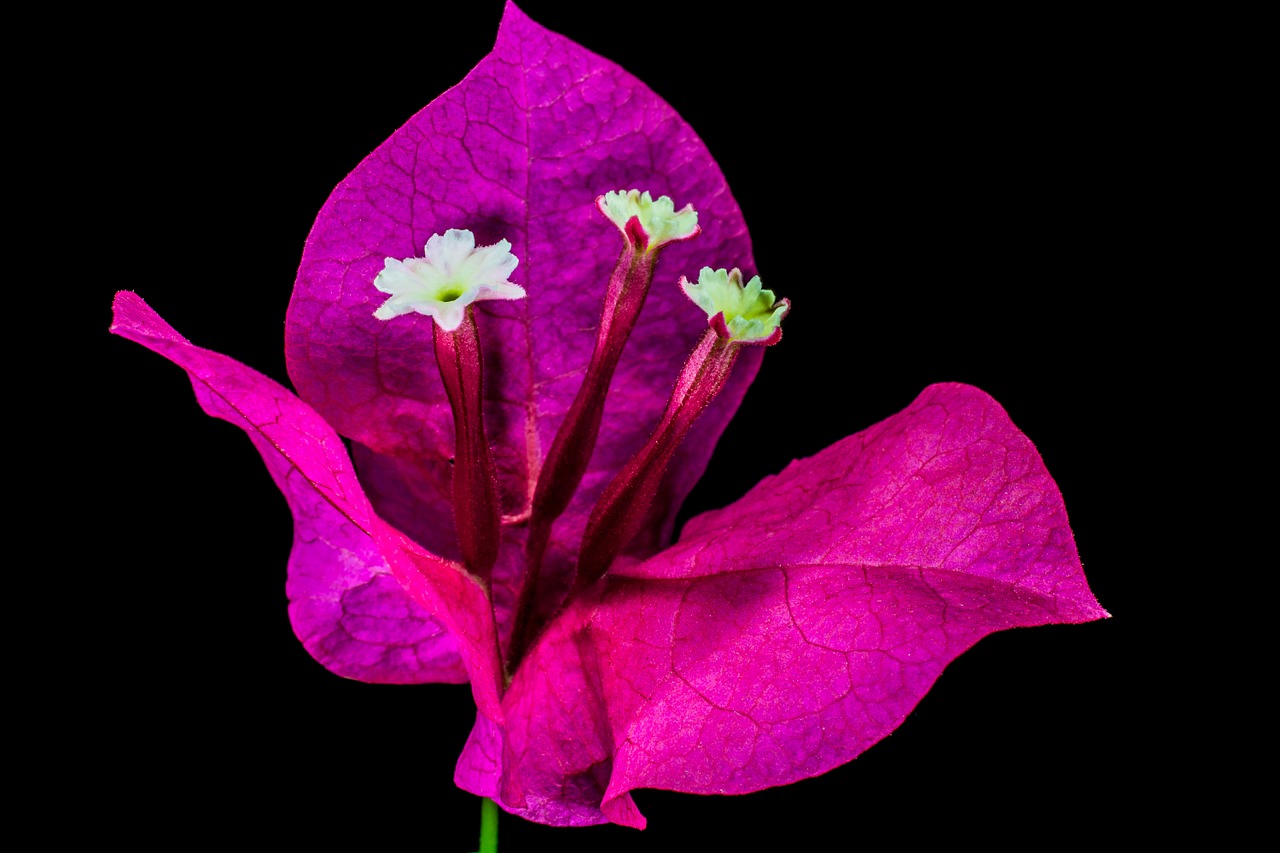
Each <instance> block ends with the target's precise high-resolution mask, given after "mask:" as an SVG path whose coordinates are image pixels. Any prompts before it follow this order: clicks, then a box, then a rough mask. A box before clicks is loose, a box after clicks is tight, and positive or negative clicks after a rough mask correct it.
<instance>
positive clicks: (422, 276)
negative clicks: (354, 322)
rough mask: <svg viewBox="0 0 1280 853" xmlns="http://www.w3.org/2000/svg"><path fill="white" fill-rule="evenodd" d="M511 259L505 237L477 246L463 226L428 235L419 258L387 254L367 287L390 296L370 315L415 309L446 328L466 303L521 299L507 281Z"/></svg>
mask: <svg viewBox="0 0 1280 853" xmlns="http://www.w3.org/2000/svg"><path fill="white" fill-rule="evenodd" d="M517 263H519V261H518V260H517V259H516V256H515V255H513V254H511V244H510V243H508V242H507V241H506V240H499V241H498V242H496V243H494V244H493V245H492V246H481V247H480V248H478V249H477V248H476V237H475V235H474V234H472V233H471V232H470V231H467V230H465V229H457V228H451V229H449V230H448V231H446V232H444V234H433V235H431V239H430V240H428V241H427V245H426V248H425V249H424V250H423V256H422V257H421V258H405V259H404V260H403V261H397V260H396V259H395V258H387V263H386V267H385V268H384V269H383V270H382V272H380V273H378V277H377V278H375V279H374V280H373V286H374V287H376V288H378V290H381V291H382V292H383V293H390V294H391V298H390V299H388V300H387V301H386V302H384V303H382V305H381V307H379V308H378V310H377V311H374V312H373V316H375V317H377V318H378V319H379V320H390V319H391V318H392V317H399V316H400V315H401V314H408V313H410V312H412V311H416V312H418V313H419V314H426V315H427V316H428V317H431V318H432V319H434V320H435V321H436V322H437V323H439V324H440V328H441V329H444V330H445V331H447V332H452V331H453V330H455V329H457V328H458V326H460V325H461V324H462V318H463V317H464V316H465V314H466V310H467V306H468V305H470V304H471V303H472V302H478V301H480V300H482V299H523V298H524V296H525V292H524V288H523V287H521V286H520V285H518V284H512V283H511V282H509V281H507V276H509V275H511V271H512V270H514V269H515V268H516V264H517Z"/></svg>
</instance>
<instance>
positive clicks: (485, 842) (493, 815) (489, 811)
mask: <svg viewBox="0 0 1280 853" xmlns="http://www.w3.org/2000/svg"><path fill="white" fill-rule="evenodd" d="M498 814H499V812H498V804H497V803H495V802H494V801H493V800H491V799H489V798H488V797H483V798H481V800H480V849H479V851H477V853H498Z"/></svg>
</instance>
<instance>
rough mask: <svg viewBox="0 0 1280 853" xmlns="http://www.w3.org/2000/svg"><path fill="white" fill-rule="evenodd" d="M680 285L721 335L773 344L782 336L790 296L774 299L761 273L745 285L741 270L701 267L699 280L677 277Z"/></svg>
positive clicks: (741, 341) (731, 338)
mask: <svg viewBox="0 0 1280 853" xmlns="http://www.w3.org/2000/svg"><path fill="white" fill-rule="evenodd" d="M680 287H681V288H682V289H683V290H684V293H685V296H688V297H689V298H690V299H691V300H693V303H694V304H695V305H697V306H698V307H699V308H701V309H702V310H703V311H705V312H707V323H708V325H710V326H711V328H713V329H715V330H716V333H717V334H718V335H720V337H722V338H725V339H726V340H730V341H735V342H737V343H740V344H764V345H765V346H772V345H773V344H776V343H777V342H778V341H779V340H780V339H781V338H782V328H781V326H780V324H781V323H782V318H783V317H785V316H787V312H788V311H790V310H791V301H790V300H789V299H783V300H780V301H779V300H777V299H775V298H774V295H773V291H772V290H765V289H764V288H763V287H762V286H761V284H760V276H758V275H756V276H752V277H751V281H749V282H747V284H746V286H745V287H744V286H743V284H742V271H741V270H739V269H738V268H737V267H734V269H732V270H713V269H711V267H703V268H702V270H701V271H700V272H699V273H698V283H697V284H692V283H691V282H690V281H689V280H688V279H687V278H685V277H684V276H680Z"/></svg>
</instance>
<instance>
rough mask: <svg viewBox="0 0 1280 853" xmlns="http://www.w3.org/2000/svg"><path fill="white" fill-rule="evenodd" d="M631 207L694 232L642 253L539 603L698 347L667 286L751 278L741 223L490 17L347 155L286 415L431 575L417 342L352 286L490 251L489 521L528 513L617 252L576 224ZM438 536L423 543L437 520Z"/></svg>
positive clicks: (658, 129) (669, 140)
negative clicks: (416, 106)
mask: <svg viewBox="0 0 1280 853" xmlns="http://www.w3.org/2000/svg"><path fill="white" fill-rule="evenodd" d="M633 188H639V189H643V190H645V191H648V192H650V193H652V195H653V196H654V197H657V196H659V195H668V196H670V197H671V198H672V199H673V201H674V202H675V204H676V205H677V206H684V205H685V204H692V205H693V207H694V208H695V209H696V210H697V211H698V216H699V222H700V223H702V227H703V232H702V234H700V235H699V236H698V237H696V238H695V239H692V240H689V241H686V242H679V243H674V244H672V245H670V246H669V247H667V248H666V249H665V250H664V253H663V257H662V258H661V260H660V262H659V264H658V270H657V277H656V278H655V283H654V286H653V287H652V289H651V291H650V293H649V298H648V302H647V304H646V306H645V309H644V312H643V313H642V315H641V317H640V320H639V323H638V324H637V326H636V328H635V330H634V332H633V334H632V336H631V340H630V343H629V344H628V345H627V348H626V350H625V352H624V354H623V356H622V360H621V363H620V364H619V366H618V370H617V373H616V374H615V376H614V379H613V383H612V390H611V392H610V394H609V397H608V403H607V405H606V406H605V410H604V419H603V423H602V425H601V429H600V434H601V435H603V436H608V440H607V441H601V442H599V443H598V446H597V447H596V450H595V453H594V455H593V456H592V459H591V462H590V465H589V467H588V469H587V472H586V475H585V478H584V480H583V484H582V487H581V489H580V490H579V492H578V493H577V494H576V495H575V497H574V499H573V502H572V503H571V504H570V506H569V508H568V510H567V511H566V512H565V514H564V516H562V517H561V519H560V521H559V523H558V524H557V525H556V527H555V528H554V531H553V536H552V542H551V546H550V549H549V552H548V554H547V558H546V561H545V563H544V568H543V574H544V578H547V579H548V580H549V582H548V583H547V584H546V586H547V589H548V591H549V593H550V594H552V595H554V594H555V593H556V591H557V590H558V589H559V588H562V587H563V585H564V583H565V582H566V580H567V578H568V577H569V575H570V573H571V572H572V557H573V555H574V554H575V553H576V550H577V547H578V543H579V542H580V540H581V536H582V530H583V527H584V526H585V523H586V518H587V515H588V513H589V512H590V508H591V506H592V504H593V503H594V501H595V498H596V496H597V495H598V494H599V492H600V490H601V489H602V488H603V487H604V486H605V484H606V483H607V482H608V481H609V479H610V478H611V477H612V476H613V474H614V473H615V472H616V471H617V470H618V469H619V468H620V467H621V466H622V465H623V464H624V463H625V462H626V460H627V459H629V458H630V457H631V455H632V454H634V452H635V451H636V450H637V449H638V448H639V447H640V446H641V445H642V444H643V443H644V441H645V439H646V438H647V437H648V433H647V431H648V430H649V429H650V428H651V426H652V424H653V423H654V422H656V421H657V419H658V417H659V416H660V414H661V412H662V407H663V404H664V402H665V399H666V392H667V390H668V389H669V387H670V383H671V382H672V379H673V377H674V376H676V375H677V373H678V372H679V370H680V366H681V364H682V363H683V360H684V358H685V356H686V355H687V354H688V352H689V350H690V349H691V348H692V346H693V344H694V342H695V341H696V340H697V339H698V335H699V333H700V332H701V326H702V325H703V323H701V322H700V320H701V318H700V317H699V316H698V314H697V312H696V311H690V310H689V307H688V305H687V302H686V300H685V297H684V296H683V294H682V293H681V292H680V289H679V287H677V286H676V281H677V280H678V278H679V276H680V274H681V273H688V274H694V273H696V271H697V270H698V269H699V268H701V267H702V266H707V265H718V266H724V265H725V263H732V264H736V265H739V266H742V267H743V269H744V270H748V272H749V274H750V273H752V272H754V269H753V262H752V259H751V244H750V240H749V237H748V235H747V229H746V225H745V223H744V222H743V219H742V214H741V212H740V211H739V209H738V206H737V204H736V203H735V202H734V200H733V196H732V195H731V194H730V192H729V189H728V187H727V185H726V184H725V180H724V176H723V175H722V174H721V172H720V169H719V168H718V167H717V166H716V164H715V161H714V160H713V159H712V158H711V155H710V154H709V153H708V151H707V149H706V147H705V146H704V145H703V144H702V142H701V140H700V139H698V137H697V135H696V134H695V133H694V132H693V130H692V129H691V128H690V127H689V126H688V124H686V123H685V122H684V121H683V120H681V119H680V117H679V116H678V115H677V114H676V113H675V111H674V110H672V108H671V107H670V106H669V105H668V104H666V103H665V102H664V101H663V100H662V99H661V98H659V97H658V96H657V95H655V94H654V93H653V92H652V91H651V90H650V89H649V88H648V87H646V86H645V85H644V84H643V83H641V82H640V81H639V80H637V79H636V78H635V77H633V76H631V75H630V74H628V73H627V72H625V71H623V70H622V69H621V68H619V67H618V66H617V65H615V64H613V63H612V62H609V61H608V60H605V59H603V58H601V57H599V56H597V55H595V54H593V53H591V52H589V51H587V50H585V49H584V48H582V47H581V46H579V45H577V44H574V43H573V42H571V41H569V40H567V39H565V38H563V37H561V36H558V35H556V34H554V33H551V32H548V31H547V30H545V29H543V28H542V27H540V26H538V25H537V24H536V23H534V22H533V21H531V20H530V19H529V18H528V17H526V16H525V15H524V14H523V13H522V12H521V11H520V10H519V9H517V8H515V7H514V6H512V5H508V7H507V10H506V13H505V15H504V17H503V20H502V25H501V28H500V30H499V33H498V38H497V43H496V44H495V46H494V48H493V51H492V52H491V53H490V54H489V55H488V56H486V57H485V58H484V59H483V60H482V61H481V62H480V63H479V64H478V65H477V66H476V67H475V69H474V70H472V71H471V73H470V74H468V75H467V77H466V79H465V80H463V81H462V82H461V83H459V84H458V85H457V86H455V87H454V88H452V89H450V90H449V91H447V92H445V93H444V94H443V95H441V96H440V97H438V98H437V99H436V100H435V101H433V102H432V103H431V104H429V105H428V106H427V107H426V108H424V109H423V110H422V111H421V112H419V113H418V114H417V115H415V116H414V117H413V118H412V119H411V120H410V121H409V122H408V123H407V124H406V125H404V127H402V128H400V129H399V130H398V131H396V133H395V134H394V135H393V136H392V137H391V138H390V139H388V140H387V141H386V142H385V143H383V144H382V145H381V146H379V147H378V148H377V150H375V151H374V152H373V153H372V154H370V155H369V157H368V158H366V159H365V160H364V161H363V162H362V163H361V164H360V165H359V166H358V167H357V168H356V169H355V170H354V171H353V172H352V173H351V175H350V176H348V177H347V178H346V180H344V181H343V182H342V184H340V185H339V186H338V188H337V189H336V190H335V191H334V193H333V194H332V196H331V197H330V198H329V200H328V201H327V202H326V204H325V206H324V208H323V209H322V210H321V212H320V215H319V217H318V218H317V220H316V223H315V226H314V228H313V229H312V232H311V234H310V236H309V238H308V240H307V244H306V248H305V251H304V253H303V259H302V265H301V267H300V268H299V273H298V281H297V285H296V287H295V290H294V295H293V300H292V302H291V304H290V307H289V312H288V318H287V327H286V347H287V351H286V355H287V359H288V367H289V375H290V378H291V379H292V380H293V383H294V385H295V387H296V388H297V389H298V393H299V395H300V396H301V397H302V398H303V399H305V400H307V401H308V402H309V403H310V404H311V405H312V406H314V407H315V409H316V410H317V411H318V412H320V413H321V414H322V415H323V416H324V417H325V418H326V419H327V420H328V421H329V422H330V423H331V424H332V425H333V426H334V427H335V428H336V429H337V430H338V432H340V433H342V434H343V435H346V436H349V437H350V438H353V439H354V440H355V441H357V442H359V444H360V445H361V446H362V449H361V450H360V452H359V453H358V454H357V458H356V462H357V465H358V467H359V469H360V473H361V479H362V480H363V482H364V483H365V487H366V488H367V489H368V491H369V495H370V499H371V500H372V501H373V504H374V506H375V507H376V508H377V510H378V511H379V513H380V514H382V515H383V516H384V517H385V518H387V520H389V521H390V522H392V523H393V524H396V525H397V526H398V527H400V528H401V529H403V530H405V531H406V532H407V533H409V534H410V535H412V536H414V537H415V538H416V539H417V540H418V541H419V542H420V543H421V544H423V545H424V546H425V547H427V548H430V549H431V550H433V551H435V552H437V553H441V554H444V555H445V556H449V557H456V556H457V546H456V544H455V539H454V535H453V530H452V525H451V524H449V523H448V519H449V518H450V517H451V514H450V509H449V491H448V483H449V476H450V472H449V467H448V466H449V459H450V456H451V454H452V452H453V450H452V448H453V431H452V425H451V419H450V416H449V406H448V403H447V401H446V399H445V396H444V392H443V390H442V389H441V387H440V383H439V381H438V379H437V378H436V371H435V367H434V365H433V364H432V362H431V358H432V356H431V329H430V324H429V323H428V322H426V321H425V320H421V318H413V319H414V321H411V322H389V323H382V322H379V321H378V320H375V319H374V317H373V311H374V309H375V308H376V307H377V306H378V305H379V304H380V303H381V301H382V299H383V298H384V296H383V294H381V293H379V292H378V291H377V290H375V289H374V288H373V285H372V282H373V279H374V277H375V276H376V275H377V274H378V272H379V271H380V270H381V269H382V268H383V264H384V259H385V258H387V257H393V258H399V257H410V256H412V255H413V254H414V253H417V252H420V251H421V249H422V246H423V244H424V243H425V242H426V240H427V238H429V237H430V236H431V235H432V234H433V233H437V232H443V231H445V230H446V229H449V228H466V229H470V230H471V231H472V232H474V233H475V236H476V241H477V243H478V244H480V245H488V244H491V243H494V242H496V241H498V240H500V239H506V240H509V241H510V242H511V244H512V252H513V253H514V254H515V255H516V257H518V258H519V260H520V265H519V267H518V268H517V270H516V272H515V273H514V274H513V276H512V280H513V281H515V282H516V283H518V284H520V285H521V286H523V287H524V288H525V290H526V291H527V293H528V298H527V299H523V300H520V301H518V302H508V303H495V302H489V303H484V304H478V305H477V306H476V309H477V312H478V314H479V317H478V323H479V326H480V335H481V340H482V343H483V346H484V350H485V376H486V389H485V396H486V409H485V413H484V417H485V424H486V427H487V429H488V432H489V437H490V440H491V443H492V445H493V448H494V454H495V455H494V464H495V466H496V468H497V474H498V479H499V484H500V492H501V502H502V505H503V511H504V513H506V514H507V515H509V516H520V515H521V514H522V513H525V512H527V511H528V507H529V502H530V500H531V497H532V490H533V484H534V482H535V478H536V477H537V475H538V471H539V469H540V466H541V463H542V459H543V457H544V455H545V454H546V452H547V451H548V450H549V448H550V447H551V443H552V440H553V438H554V437H555V431H556V429H557V428H558V427H559V425H560V423H561V421H562V420H563V418H564V414H565V412H566V411H567V410H568V407H569V405H570V403H571V402H572V401H573V397H574V394H575V393H576V392H577V389H578V386H579V385H580V384H581V381H582V376H583V373H584V371H585V368H586V365H587V363H588V361H589V358H590V355H591V351H592V348H593V347H594V345H595V334H594V330H595V329H596V327H597V326H598V325H599V322H600V309H601V299H602V295H603V293H604V288H605V285H606V283H607V282H608V280H609V275H610V272H611V271H612V268H613V265H614V262H615V261H616V259H617V257H618V255H619V252H620V251H621V248H622V240H621V237H620V235H619V233H618V229H617V227H616V226H615V225H614V224H613V223H612V222H610V220H609V219H608V218H607V217H605V216H604V215H603V214H601V213H600V211H599V210H598V209H597V206H596V203H595V200H596V198H597V197H598V196H600V195H601V194H603V193H606V192H611V191H619V190H629V189H633ZM759 358H760V354H759V353H756V352H751V353H747V354H745V355H744V357H743V358H742V359H740V360H739V362H740V363H739V364H738V367H737V370H736V371H735V374H734V376H733V378H732V380H731V384H730V387H728V388H726V389H725V391H724V392H723V393H721V394H720V396H719V398H718V399H717V400H716V402H715V404H714V405H713V406H712V408H711V410H710V411H708V412H707V413H706V414H704V415H703V417H702V419H701V421H700V422H699V424H698V425H697V427H696V428H695V430H694V433H693V434H692V435H691V436H690V437H689V438H688V440H686V441H685V442H684V444H683V446H682V447H681V448H680V453H679V457H678V458H677V459H676V460H675V461H674V463H673V464H672V466H671V469H670V471H671V473H670V475H669V477H668V480H667V486H666V488H665V489H664V490H663V494H662V498H661V500H660V502H659V506H658V507H656V509H655V513H654V516H653V520H652V523H651V524H650V525H649V527H648V529H647V530H646V531H643V532H642V534H641V535H639V536H637V538H636V540H635V542H634V543H633V546H632V551H633V552H634V553H636V554H638V555H639V556H647V555H649V554H652V553H653V552H654V551H655V550H656V548H657V547H658V546H659V545H660V544H662V543H663V542H664V541H665V540H666V539H667V538H669V536H670V529H671V525H672V524H673V521H674V516H675V512H676V510H677V509H678V507H679V504H680V502H681V501H682V500H683V498H684V497H685V495H686V494H688V492H689V490H690V489H691V488H692V487H693V484H694V483H695V482H696V481H697V479H698V477H699V476H700V475H701V473H702V471H703V470H704V469H705V467H706V463H707V461H708V459H709V458H710V454H711V450H712V447H713V445H714V443H715V441H716V439H717V438H718V437H719V435H720V433H721V432H722V431H723V429H724V427H725V425H726V423H727V421H728V419H729V417H730V416H731V415H732V413H733V412H734V411H735V410H736V408H737V406H738V403H739V402H740V400H741V398H742V395H743V393H744V392H745V389H746V387H747V385H748V384H749V383H750V381H751V379H752V378H753V377H754V375H755V373H756V371H757V369H758V365H759ZM442 519H443V520H445V522H444V523H443V524H442V523H441V520H442ZM523 536H524V529H523V528H520V527H514V526H513V527H508V528H507V531H506V536H505V538H506V540H507V541H506V542H505V543H504V546H503V553H502V557H500V561H499V565H498V566H496V567H495V569H494V574H495V577H494V586H495V588H494V596H495V603H496V606H497V608H498V616H499V620H500V623H502V624H503V626H504V628H509V615H510V614H509V608H510V606H511V603H512V602H511V599H510V595H511V593H512V587H513V579H514V578H515V577H516V576H517V575H518V573H519V571H520V570H521V563H520V556H521V548H520V542H521V537H523Z"/></svg>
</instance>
